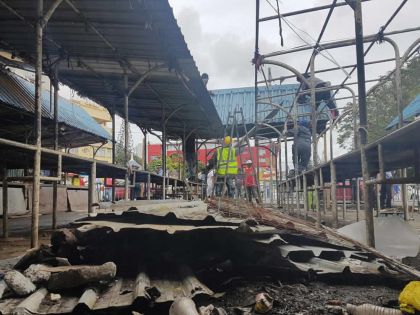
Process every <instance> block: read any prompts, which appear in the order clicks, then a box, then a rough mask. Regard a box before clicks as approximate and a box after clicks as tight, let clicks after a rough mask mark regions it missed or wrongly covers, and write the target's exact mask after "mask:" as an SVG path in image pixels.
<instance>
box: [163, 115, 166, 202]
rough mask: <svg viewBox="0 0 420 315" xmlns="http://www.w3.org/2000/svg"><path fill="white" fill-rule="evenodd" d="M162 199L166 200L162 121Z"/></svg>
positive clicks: (164, 148)
mask: <svg viewBox="0 0 420 315" xmlns="http://www.w3.org/2000/svg"><path fill="white" fill-rule="evenodd" d="M162 176H163V178H162V199H163V200H166V125H165V119H163V130H162Z"/></svg>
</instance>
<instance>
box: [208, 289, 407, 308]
mask: <svg viewBox="0 0 420 315" xmlns="http://www.w3.org/2000/svg"><path fill="white" fill-rule="evenodd" d="M261 292H266V293H268V294H269V295H270V296H271V297H272V298H273V299H274V303H273V309H272V310H271V311H270V312H269V313H268V314H301V315H304V314H305V315H306V314H342V312H340V306H342V307H345V305H346V304H347V303H350V304H356V305H359V304H363V303H370V304H374V305H379V306H386V307H395V306H397V305H398V304H397V302H398V295H399V292H400V290H398V289H391V288H388V287H386V286H381V285H375V286H357V285H356V286H355V285H328V284H326V283H321V282H314V283H308V284H302V283H298V284H287V285H282V284H281V283H278V284H273V283H270V282H254V283H251V282H239V281H238V282H236V283H233V284H232V285H231V286H230V288H229V289H228V290H226V292H225V295H224V296H223V297H221V298H220V299H218V300H216V301H214V303H213V304H214V305H215V306H220V307H223V308H224V309H225V310H226V312H227V313H228V314H246V311H247V310H252V304H253V303H255V296H256V295H257V294H258V293H261Z"/></svg>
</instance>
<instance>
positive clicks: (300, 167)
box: [292, 120, 311, 174]
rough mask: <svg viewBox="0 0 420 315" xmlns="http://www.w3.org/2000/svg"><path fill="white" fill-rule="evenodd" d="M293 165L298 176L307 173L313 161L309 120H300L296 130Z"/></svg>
mask: <svg viewBox="0 0 420 315" xmlns="http://www.w3.org/2000/svg"><path fill="white" fill-rule="evenodd" d="M292 153H293V163H295V171H296V172H298V174H300V173H302V172H303V171H305V170H306V169H307V167H308V163H309V160H310V159H311V130H310V123H309V121H307V120H300V121H298V122H297V126H296V128H295V130H294V143H293V146H292Z"/></svg>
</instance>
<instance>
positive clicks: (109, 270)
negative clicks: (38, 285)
mask: <svg viewBox="0 0 420 315" xmlns="http://www.w3.org/2000/svg"><path fill="white" fill-rule="evenodd" d="M60 268H61V269H62V270H63V271H60V272H57V273H53V274H52V275H51V277H50V279H49V281H48V289H50V290H53V291H54V290H62V289H69V288H75V287H78V286H81V285H84V284H87V283H92V282H99V281H109V280H112V279H114V278H115V275H116V274H117V266H116V265H115V264H114V263H113V262H107V263H105V264H103V265H100V266H69V267H67V268H66V267H60ZM66 269H67V270H66Z"/></svg>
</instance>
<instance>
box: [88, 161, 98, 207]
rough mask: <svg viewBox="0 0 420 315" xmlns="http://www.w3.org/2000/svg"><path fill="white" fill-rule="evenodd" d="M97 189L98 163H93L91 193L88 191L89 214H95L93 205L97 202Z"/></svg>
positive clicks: (90, 182) (90, 183)
mask: <svg viewBox="0 0 420 315" xmlns="http://www.w3.org/2000/svg"><path fill="white" fill-rule="evenodd" d="M95 188H96V162H95V161H93V162H92V164H91V165H90V173H89V191H88V212H89V213H94V212H95V211H94V209H93V206H92V205H93V203H94V202H95V190H96V189H95Z"/></svg>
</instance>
